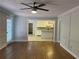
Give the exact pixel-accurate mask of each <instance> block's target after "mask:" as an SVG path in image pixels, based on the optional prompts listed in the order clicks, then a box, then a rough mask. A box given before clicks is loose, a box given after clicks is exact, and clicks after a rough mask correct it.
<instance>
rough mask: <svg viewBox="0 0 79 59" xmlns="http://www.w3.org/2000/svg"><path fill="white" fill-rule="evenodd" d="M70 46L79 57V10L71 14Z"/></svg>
mask: <svg viewBox="0 0 79 59" xmlns="http://www.w3.org/2000/svg"><path fill="white" fill-rule="evenodd" d="M70 48H71V50H72V52H73V53H75V54H76V55H77V56H78V57H79V10H76V11H74V12H73V13H72V15H71V36H70Z"/></svg>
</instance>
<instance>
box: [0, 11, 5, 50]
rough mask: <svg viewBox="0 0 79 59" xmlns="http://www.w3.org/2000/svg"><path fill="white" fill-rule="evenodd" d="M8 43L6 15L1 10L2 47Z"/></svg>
mask: <svg viewBox="0 0 79 59" xmlns="http://www.w3.org/2000/svg"><path fill="white" fill-rule="evenodd" d="M5 45H6V15H5V14H4V13H2V12H0V49H1V48H3V47H4V46H5Z"/></svg>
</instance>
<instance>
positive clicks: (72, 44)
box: [59, 6, 79, 59]
mask: <svg viewBox="0 0 79 59" xmlns="http://www.w3.org/2000/svg"><path fill="white" fill-rule="evenodd" d="M59 23H60V27H59V29H60V30H59V39H60V44H61V46H62V47H63V48H65V49H66V50H67V51H68V52H70V53H71V54H72V55H73V56H75V57H76V58H77V59H79V6H77V7H76V8H73V9H72V10H69V11H67V12H65V13H63V14H62V15H60V16H59Z"/></svg>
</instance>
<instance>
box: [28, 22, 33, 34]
mask: <svg viewBox="0 0 79 59" xmlns="http://www.w3.org/2000/svg"><path fill="white" fill-rule="evenodd" d="M28 27H29V28H28V34H30V35H32V34H33V23H29V24H28Z"/></svg>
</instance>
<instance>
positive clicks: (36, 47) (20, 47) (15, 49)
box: [0, 41, 75, 59]
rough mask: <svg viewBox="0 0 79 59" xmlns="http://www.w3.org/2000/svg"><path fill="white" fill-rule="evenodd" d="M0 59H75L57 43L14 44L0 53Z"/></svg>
mask: <svg viewBox="0 0 79 59" xmlns="http://www.w3.org/2000/svg"><path fill="white" fill-rule="evenodd" d="M0 59H75V58H74V57H73V56H71V55H70V54H69V53H67V52H66V51H65V50H64V49H63V48H61V47H60V46H59V44H57V43H53V42H39V41H38V42H19V43H17V42H15V43H12V44H10V45H8V46H7V47H6V48H4V49H2V50H1V51H0Z"/></svg>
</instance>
